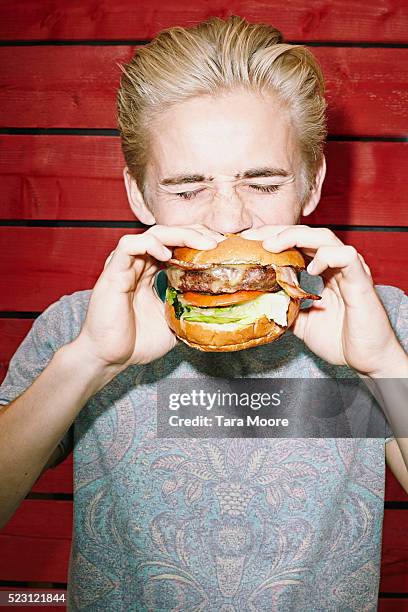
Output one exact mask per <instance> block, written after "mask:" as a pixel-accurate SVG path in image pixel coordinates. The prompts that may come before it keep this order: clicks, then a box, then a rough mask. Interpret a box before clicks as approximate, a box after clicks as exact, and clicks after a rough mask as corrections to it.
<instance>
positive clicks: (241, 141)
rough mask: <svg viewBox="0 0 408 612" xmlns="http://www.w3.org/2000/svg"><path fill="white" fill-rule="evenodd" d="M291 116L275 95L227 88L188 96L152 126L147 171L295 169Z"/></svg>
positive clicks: (157, 175) (156, 175)
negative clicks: (225, 90) (223, 92)
mask: <svg viewBox="0 0 408 612" xmlns="http://www.w3.org/2000/svg"><path fill="white" fill-rule="evenodd" d="M296 157H297V151H296V142H295V138H294V130H293V127H292V125H291V121H290V118H289V114H288V112H287V110H286V109H285V108H284V107H283V105H282V104H280V103H279V102H278V100H277V99H276V97H275V96H273V95H271V94H270V95H263V96H260V95H259V94H257V93H252V92H244V91H239V92H230V93H226V94H223V95H217V96H201V97H196V98H191V99H190V100H187V101H185V102H182V103H180V104H177V105H175V106H173V107H171V108H169V109H168V110H166V111H165V112H163V113H162V114H161V115H160V116H159V117H158V118H157V119H156V120H155V122H154V124H153V125H152V127H151V134H150V159H149V170H148V173H149V175H152V174H153V175H154V178H155V179H156V180H157V179H159V180H160V178H162V177H164V176H168V175H172V174H180V173H181V172H183V173H202V174H208V175H214V174H220V175H229V176H236V175H237V174H239V173H241V172H244V171H245V170H246V169H247V168H251V167H256V166H268V165H270V166H273V167H280V168H284V169H286V170H288V171H289V172H290V171H291V170H292V171H293V169H294V164H295V160H296Z"/></svg>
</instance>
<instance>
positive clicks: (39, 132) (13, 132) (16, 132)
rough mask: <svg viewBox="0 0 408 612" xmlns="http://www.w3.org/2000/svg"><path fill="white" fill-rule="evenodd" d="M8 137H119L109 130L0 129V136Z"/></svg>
mask: <svg viewBox="0 0 408 612" xmlns="http://www.w3.org/2000/svg"><path fill="white" fill-rule="evenodd" d="M1 134H7V135H10V136H119V130H115V129H111V128H14V127H4V128H0V135H1Z"/></svg>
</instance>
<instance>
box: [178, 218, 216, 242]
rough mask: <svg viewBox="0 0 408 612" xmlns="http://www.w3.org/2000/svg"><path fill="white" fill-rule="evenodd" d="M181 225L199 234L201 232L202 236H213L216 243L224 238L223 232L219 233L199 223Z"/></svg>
mask: <svg viewBox="0 0 408 612" xmlns="http://www.w3.org/2000/svg"><path fill="white" fill-rule="evenodd" d="M181 227H185V228H189V227H190V228H192V229H195V230H197V231H198V232H200V233H201V234H203V235H204V236H210V237H211V238H214V240H216V241H217V243H218V242H222V241H223V240H225V239H226V236H224V234H221V233H220V232H216V231H215V230H212V229H211V228H209V227H207V226H206V225H201V224H200V223H194V224H192V225H182V226H181Z"/></svg>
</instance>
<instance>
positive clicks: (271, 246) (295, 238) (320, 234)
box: [262, 225, 343, 253]
mask: <svg viewBox="0 0 408 612" xmlns="http://www.w3.org/2000/svg"><path fill="white" fill-rule="evenodd" d="M342 244H343V243H342V242H341V240H340V239H339V238H337V236H336V235H335V234H333V232H332V231H331V230H329V229H327V228H326V227H309V226H307V225H292V226H289V227H287V228H284V229H283V230H281V231H280V232H278V233H276V234H274V235H272V236H270V237H268V238H265V240H264V242H263V245H262V246H263V247H264V248H265V249H266V250H268V251H272V252H274V253H279V252H281V251H284V250H286V249H290V248H292V247H299V248H301V249H318V248H319V247H322V246H341V245H342Z"/></svg>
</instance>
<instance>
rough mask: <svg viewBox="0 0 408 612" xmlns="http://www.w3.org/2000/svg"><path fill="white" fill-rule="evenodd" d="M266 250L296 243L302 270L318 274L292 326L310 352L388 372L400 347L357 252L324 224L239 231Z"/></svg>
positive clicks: (374, 373)
mask: <svg viewBox="0 0 408 612" xmlns="http://www.w3.org/2000/svg"><path fill="white" fill-rule="evenodd" d="M242 236H243V237H244V238H248V239H252V240H262V241H263V246H264V248H265V249H266V250H268V251H272V252H281V251H284V250H285V249H289V248H292V247H297V248H299V249H301V250H302V251H303V253H305V254H306V255H308V256H309V257H312V258H313V259H312V261H311V262H310V264H309V265H308V267H307V271H308V272H309V274H312V275H320V276H322V277H323V280H324V283H325V287H324V290H323V293H322V299H321V300H320V301H316V302H313V306H312V307H311V308H310V309H307V310H306V309H305V310H301V311H300V313H299V316H298V317H297V319H296V321H295V323H294V326H293V332H294V333H295V334H296V336H298V337H299V338H301V339H302V340H303V341H304V342H305V344H306V345H307V346H308V347H309V348H310V350H312V351H313V352H314V353H315V354H316V355H318V356H319V357H321V358H322V359H324V360H325V361H328V362H329V363H332V364H336V365H348V366H349V367H350V368H353V369H354V370H356V371H357V372H359V373H360V374H365V375H367V376H373V377H375V376H392V370H393V366H394V365H395V367H396V369H397V365H398V364H400V361H401V357H404V351H403V349H402V347H401V345H400V344H399V342H398V340H397V338H396V336H395V334H394V331H393V329H392V327H391V324H390V321H389V319H388V316H387V313H386V312H385V310H384V308H383V306H382V304H381V301H380V299H379V297H378V295H377V293H376V291H375V288H374V283H373V279H372V276H371V272H370V269H369V267H368V266H367V264H366V263H365V261H364V259H363V257H362V256H361V255H360V254H359V253H358V252H357V251H356V249H355V248H354V247H352V246H348V245H345V244H343V243H342V242H341V240H340V239H339V238H337V236H336V235H335V234H334V233H333V232H332V231H330V230H329V229H326V228H312V227H308V226H306V225H293V226H275V225H266V226H263V227H262V228H259V229H256V230H255V229H251V230H247V231H244V232H242Z"/></svg>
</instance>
